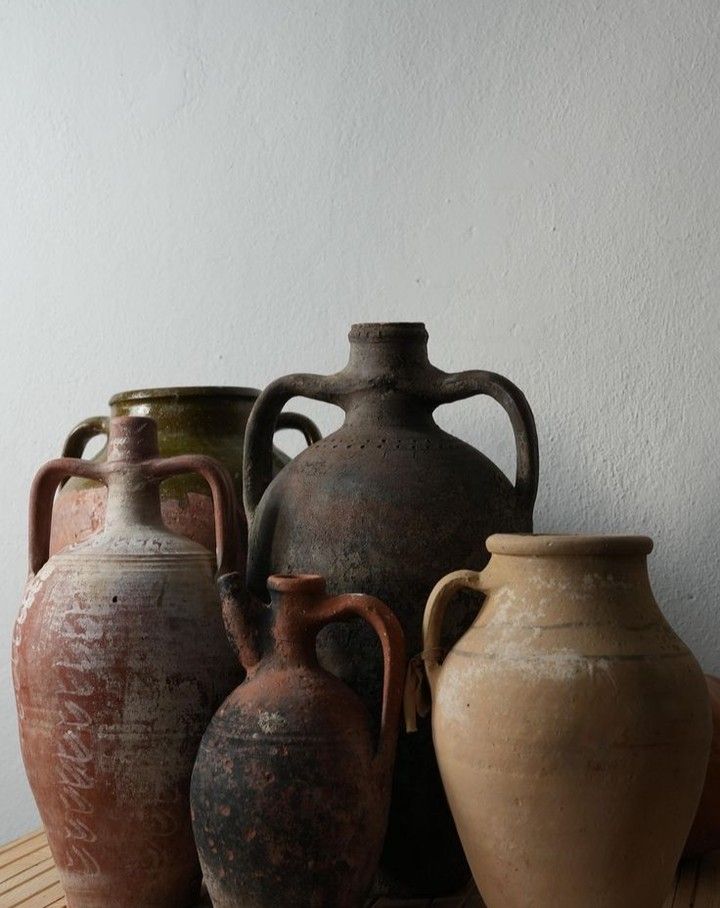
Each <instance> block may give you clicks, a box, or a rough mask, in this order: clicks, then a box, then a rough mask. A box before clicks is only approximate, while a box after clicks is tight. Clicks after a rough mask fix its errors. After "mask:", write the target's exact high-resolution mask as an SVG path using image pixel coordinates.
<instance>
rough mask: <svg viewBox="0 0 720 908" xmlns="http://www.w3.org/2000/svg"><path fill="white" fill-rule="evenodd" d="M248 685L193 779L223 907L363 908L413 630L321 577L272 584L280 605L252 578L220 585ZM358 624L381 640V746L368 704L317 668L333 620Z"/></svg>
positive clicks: (199, 824) (212, 884) (199, 830)
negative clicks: (319, 639) (320, 640)
mask: <svg viewBox="0 0 720 908" xmlns="http://www.w3.org/2000/svg"><path fill="white" fill-rule="evenodd" d="M219 586H220V594H221V597H222V599H223V607H224V612H225V615H226V622H227V624H228V630H229V632H230V634H231V636H232V638H233V639H234V641H235V643H236V646H237V648H238V651H239V653H240V657H241V659H242V662H243V664H244V666H245V668H246V669H247V673H248V675H247V679H246V680H245V682H244V683H243V684H241V685H240V687H238V688H237V689H236V690H235V691H234V692H233V693H232V694H231V695H230V696H229V697H228V698H227V700H226V701H225V703H224V704H223V705H222V706H221V707H220V709H219V711H218V712H217V713H216V715H215V717H214V719H213V720H212V722H211V723H210V726H209V727H208V729H207V731H206V732H205V735H204V737H203V740H202V744H201V745H200V750H199V753H198V757H197V761H196V763H195V769H194V771H193V778H192V795H191V801H192V815H193V829H194V832H195V841H196V842H197V846H198V851H199V853H200V861H201V864H202V868H203V872H204V876H205V883H206V885H207V888H208V891H209V893H210V897H211V898H212V903H213V905H214V906H215V908H244V906H249V905H252V906H253V908H277V906H280V905H282V906H286V908H357V906H359V905H361V904H362V900H363V897H364V895H365V893H366V892H367V890H368V888H369V886H370V884H371V882H372V879H373V875H374V873H375V871H376V868H377V862H378V858H379V855H380V849H381V847H382V842H383V835H384V832H385V826H386V822H387V812H388V805H389V801H390V787H391V777H392V764H393V759H394V755H395V744H396V739H397V733H398V719H399V709H400V702H401V699H402V685H403V678H404V671H405V649H404V645H403V637H402V630H401V628H400V625H399V623H398V621H397V619H396V618H395V616H394V615H393V614H392V612H391V611H390V610H389V609H388V608H387V607H386V606H385V605H383V603H382V602H380V601H379V600H377V599H375V598H373V597H371V596H364V595H361V594H350V595H342V596H331V597H328V596H327V595H326V594H325V581H324V580H323V578H322V577H318V576H315V575H305V576H302V575H299V576H273V577H271V578H270V579H269V581H268V587H269V590H270V596H271V605H270V608H269V609H268V607H267V606H264V605H261V604H259V603H254V604H253V603H251V602H248V596H247V593H246V591H245V588H244V586H243V583H242V578H241V576H240V574H238V573H235V574H230V575H228V576H225V577H222V578H221V579H220V581H219ZM352 616H360V617H361V618H363V619H364V621H365V622H367V624H368V625H369V626H370V627H371V628H372V630H373V632H374V633H376V634H377V635H378V637H379V639H380V642H381V645H382V650H383V657H384V681H383V705H382V718H381V721H380V733H379V737H378V739H377V744H376V742H375V737H374V735H373V733H372V731H371V722H370V717H369V715H368V714H367V711H366V709H365V707H364V706H363V704H362V702H361V701H360V699H359V698H358V697H357V696H356V695H355V694H354V693H353V692H352V691H351V690H350V689H349V688H348V687H347V686H346V685H345V684H343V683H342V682H341V681H339V680H338V679H337V678H336V677H334V676H333V675H331V674H329V673H328V672H326V671H324V670H323V669H322V668H321V667H320V665H319V664H318V661H317V656H316V653H315V637H316V635H317V633H318V631H319V630H320V628H322V627H323V626H325V625H326V624H328V623H329V622H335V621H339V620H344V619H347V618H349V617H352Z"/></svg>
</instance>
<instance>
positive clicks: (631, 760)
mask: <svg viewBox="0 0 720 908" xmlns="http://www.w3.org/2000/svg"><path fill="white" fill-rule="evenodd" d="M487 546H488V549H489V551H490V552H491V553H492V560H491V561H490V564H489V565H488V567H487V568H485V570H484V571H483V572H482V573H480V574H478V573H474V572H472V571H458V572H456V573H454V574H450V575H449V576H448V577H445V578H444V579H443V580H441V581H440V582H439V583H438V585H437V586H436V587H435V589H434V590H433V592H432V594H431V596H430V599H429V600H428V604H427V609H426V612H425V620H424V635H425V665H426V670H427V674H428V678H429V680H430V686H431V688H432V698H433V709H432V714H433V734H434V738H435V746H436V750H437V755H438V761H439V764H440V770H441V772H442V776H443V781H444V783H445V789H446V791H447V794H448V799H449V801H450V806H451V807H452V810H453V814H454V816H455V821H456V823H457V826H458V831H459V833H460V837H461V839H462V841H463V845H464V847H465V852H466V854H467V856H468V860H469V862H470V866H471V868H472V871H473V875H474V877H475V881H476V883H477V885H478V888H479V889H480V892H481V893H482V895H483V897H484V899H485V901H486V903H487V905H488V908H528V906H538V908H540V906H542V908H546V906H548V908H549V906H552V908H579V906H584V905H588V906H590V905H591V906H593V908H630V906H632V908H661V906H662V905H663V902H664V899H665V897H666V896H667V893H668V891H669V890H670V886H671V882H672V879H673V874H674V872H675V868H676V866H677V862H678V859H679V857H680V854H681V852H682V848H683V845H684V842H685V839H686V836H687V832H688V829H689V828H690V824H691V822H692V818H693V815H694V813H695V809H696V807H697V803H698V799H699V797H700V791H701V788H702V782H703V778H704V776H705V767H706V765H707V757H708V748H709V744H710V731H711V727H710V711H709V705H708V696H707V689H706V685H705V682H704V679H703V675H702V672H701V671H700V668H699V666H698V665H697V663H696V661H695V659H694V658H693V656H692V655H691V653H690V652H689V650H688V649H687V648H686V647H685V646H684V644H683V643H682V642H681V641H680V640H679V639H678V637H677V636H676V635H675V634H674V633H673V631H672V629H671V628H670V626H669V625H668V624H667V622H666V621H665V620H664V618H663V616H662V614H661V613H660V610H659V608H658V606H657V603H656V602H655V599H654V598H653V594H652V590H651V589H650V583H649V580H648V575H647V564H646V555H647V553H648V552H650V550H651V548H652V542H651V540H650V539H647V538H646V537H642V536H626V537H622V536H617V537H612V536H511V535H498V536H492V537H491V538H490V539H489V540H488V543H487ZM465 587H470V588H471V589H475V590H479V591H481V592H483V593H485V594H486V595H487V599H486V600H485V604H484V606H483V609H482V611H481V612H480V615H479V616H478V618H477V619H476V621H475V623H474V624H473V626H472V628H471V629H470V630H469V631H468V632H467V633H466V634H465V635H464V637H463V638H462V639H461V640H460V641H459V643H458V644H457V645H456V646H455V647H454V649H452V650H451V651H450V653H449V654H448V656H447V657H446V659H445V661H444V663H443V664H442V666H441V662H440V660H441V653H440V651H439V648H440V627H441V623H442V619H443V613H444V612H445V609H446V607H447V605H448V604H449V602H450V600H451V599H452V597H453V595H454V594H455V593H456V592H457V590H459V589H463V588H465Z"/></svg>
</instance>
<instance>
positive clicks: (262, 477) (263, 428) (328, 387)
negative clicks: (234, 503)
mask: <svg viewBox="0 0 720 908" xmlns="http://www.w3.org/2000/svg"><path fill="white" fill-rule="evenodd" d="M333 379H334V376H332V375H307V374H306V375H303V374H297V375H286V376H285V377H284V378H278V379H277V380H276V381H274V382H272V383H271V384H269V385H268V386H267V388H265V390H264V391H263V392H262V394H261V395H260V396H259V397H258V399H257V400H256V401H255V404H254V405H253V408H252V412H251V413H250V419H249V420H248V424H247V429H246V430H245V450H244V452H243V502H244V505H245V514H246V516H247V519H248V523H251V522H252V519H253V517H254V516H255V510H256V508H257V506H258V504H259V503H260V499H261V498H262V496H263V492H264V491H265V489H266V488H267V487H268V486H269V485H270V482H271V480H272V478H273V457H272V443H273V435H274V434H275V430H276V429H277V428H280V427H281V426H280V425H279V422H278V421H279V419H280V416H281V412H282V408H283V407H284V406H285V404H286V403H287V402H288V401H289V400H290V399H291V398H293V397H308V398H310V399H311V400H322V401H324V402H325V403H334V393H333V392H334V390H335V389H334V387H333ZM288 415H290V414H288ZM318 434H319V433H318ZM306 438H307V436H306Z"/></svg>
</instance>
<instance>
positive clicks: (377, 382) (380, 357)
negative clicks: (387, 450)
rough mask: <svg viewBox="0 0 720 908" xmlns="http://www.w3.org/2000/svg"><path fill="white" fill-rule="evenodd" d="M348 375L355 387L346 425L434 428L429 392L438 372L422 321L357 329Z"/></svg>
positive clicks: (354, 329)
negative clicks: (433, 364)
mask: <svg viewBox="0 0 720 908" xmlns="http://www.w3.org/2000/svg"><path fill="white" fill-rule="evenodd" d="M349 339H350V360H349V362H348V365H347V367H346V368H345V371H344V375H345V377H346V378H348V379H350V381H351V382H352V384H353V385H354V386H355V387H356V389H357V390H356V391H355V392H354V393H353V394H352V395H351V396H350V397H349V399H348V402H347V405H346V412H347V420H346V422H347V423H351V424H357V425H360V424H364V423H365V424H368V423H369V424H374V425H375V426H383V425H384V426H388V427H390V426H404V427H416V428H419V429H430V428H432V427H434V425H435V423H434V421H433V419H432V410H433V407H431V406H430V404H429V403H428V401H427V393H426V392H427V389H428V388H429V387H430V386H431V384H432V382H433V379H434V377H435V373H436V372H437V370H436V369H435V368H434V367H433V366H432V365H431V364H430V360H429V359H428V351H427V341H428V335H427V331H426V330H425V326H424V325H423V324H421V323H420V322H407V323H403V322H400V323H387V324H385V323H378V324H374V323H373V324H360V325H353V327H352V329H351V331H350V334H349Z"/></svg>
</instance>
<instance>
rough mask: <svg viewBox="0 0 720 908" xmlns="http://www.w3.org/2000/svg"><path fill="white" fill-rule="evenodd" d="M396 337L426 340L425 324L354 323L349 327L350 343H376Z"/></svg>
mask: <svg viewBox="0 0 720 908" xmlns="http://www.w3.org/2000/svg"><path fill="white" fill-rule="evenodd" d="M396 337H404V338H418V339H421V340H427V339H428V332H427V328H426V327H425V322H356V323H355V324H353V325H351V327H350V333H349V334H348V338H349V339H350V340H351V341H376V340H385V339H386V338H396Z"/></svg>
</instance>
